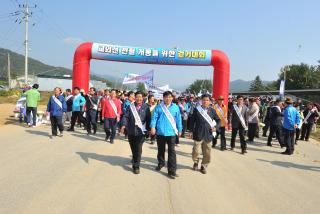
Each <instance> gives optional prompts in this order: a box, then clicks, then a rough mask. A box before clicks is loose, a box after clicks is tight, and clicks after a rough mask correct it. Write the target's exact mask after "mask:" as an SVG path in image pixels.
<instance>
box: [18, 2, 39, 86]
mask: <svg viewBox="0 0 320 214" xmlns="http://www.w3.org/2000/svg"><path fill="white" fill-rule="evenodd" d="M36 7H37V5H34V6H30V5H29V4H28V0H26V1H25V4H22V5H21V4H19V8H21V9H22V10H19V11H16V12H15V13H14V15H19V14H22V15H23V17H22V18H21V21H20V22H19V24H20V23H21V22H22V21H24V23H25V40H24V82H25V84H28V72H29V70H28V55H29V18H30V17H31V16H32V14H33V12H32V11H31V9H32V8H36ZM17 21H18V19H17V20H16V22H17ZM34 25H35V24H33V26H34Z"/></svg>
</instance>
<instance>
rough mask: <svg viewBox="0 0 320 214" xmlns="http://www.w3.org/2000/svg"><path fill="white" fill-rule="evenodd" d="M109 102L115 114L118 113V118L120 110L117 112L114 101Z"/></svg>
mask: <svg viewBox="0 0 320 214" xmlns="http://www.w3.org/2000/svg"><path fill="white" fill-rule="evenodd" d="M108 100H109V103H110V105H111V107H112V109H113V111H114V113H116V115H117V116H118V110H117V107H116V104H114V102H113V100H112V99H108Z"/></svg>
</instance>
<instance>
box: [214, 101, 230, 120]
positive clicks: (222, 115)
mask: <svg viewBox="0 0 320 214" xmlns="http://www.w3.org/2000/svg"><path fill="white" fill-rule="evenodd" d="M216 105H217V108H218V110H219V112H220V114H221V117H222V119H223V120H224V122H225V123H226V125H227V124H228V120H227V119H226V118H225V116H224V112H223V110H222V108H221V107H220V106H219V104H216Z"/></svg>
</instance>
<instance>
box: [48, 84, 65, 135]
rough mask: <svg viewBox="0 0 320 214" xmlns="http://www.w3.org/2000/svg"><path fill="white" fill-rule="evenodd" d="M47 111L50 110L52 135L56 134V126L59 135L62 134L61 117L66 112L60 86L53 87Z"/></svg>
mask: <svg viewBox="0 0 320 214" xmlns="http://www.w3.org/2000/svg"><path fill="white" fill-rule="evenodd" d="M47 112H50V121H51V130H52V136H53V137H54V136H57V134H58V132H57V128H59V131H60V135H59V136H60V137H62V136H63V129H64V128H63V122H62V117H63V115H64V114H65V113H66V112H67V103H66V101H65V99H64V96H63V95H62V91H61V88H59V87H56V88H55V89H54V95H53V96H51V97H50V99H49V102H48V105H47Z"/></svg>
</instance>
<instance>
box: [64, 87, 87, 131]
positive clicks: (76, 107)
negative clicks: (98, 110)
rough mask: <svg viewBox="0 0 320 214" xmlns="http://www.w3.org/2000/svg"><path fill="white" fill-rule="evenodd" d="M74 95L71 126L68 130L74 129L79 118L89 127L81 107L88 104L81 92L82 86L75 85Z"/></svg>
mask: <svg viewBox="0 0 320 214" xmlns="http://www.w3.org/2000/svg"><path fill="white" fill-rule="evenodd" d="M73 91H74V96H73V103H72V116H71V126H70V128H69V129H68V130H67V131H74V125H75V124H76V121H77V120H80V123H83V124H84V125H85V127H87V121H86V119H85V118H84V117H83V115H82V111H81V108H83V106H84V105H85V104H86V100H85V99H84V97H83V96H82V95H81V94H80V88H79V87H75V88H74V89H73Z"/></svg>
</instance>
